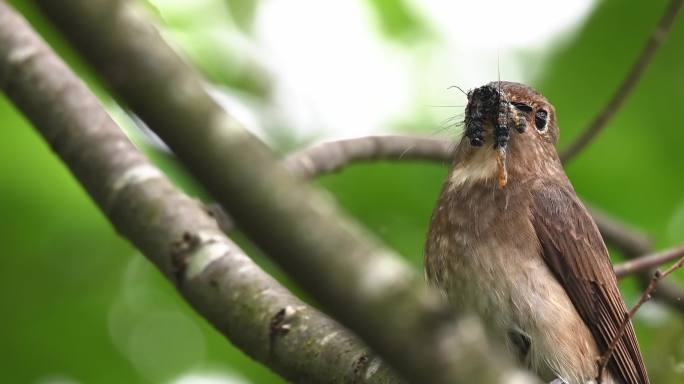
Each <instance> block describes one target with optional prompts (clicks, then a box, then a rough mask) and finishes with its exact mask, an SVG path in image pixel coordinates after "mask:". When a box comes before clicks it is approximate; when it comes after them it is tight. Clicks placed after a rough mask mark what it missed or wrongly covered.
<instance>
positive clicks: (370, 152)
mask: <svg viewBox="0 0 684 384" xmlns="http://www.w3.org/2000/svg"><path fill="white" fill-rule="evenodd" d="M452 148H453V143H452V142H450V141H447V140H443V139H434V138H427V137H421V136H406V135H386V136H367V137H359V138H355V139H349V140H340V141H330V142H325V143H320V144H318V145H315V146H313V147H310V148H308V149H304V150H302V151H299V152H295V153H293V154H291V155H289V156H287V158H286V159H285V164H286V166H287V167H288V169H290V170H291V171H292V172H293V173H294V174H297V175H300V176H301V177H305V178H314V177H318V176H322V175H325V174H327V173H329V172H336V171H340V170H342V169H344V168H345V167H346V166H349V165H352V164H354V163H357V162H366V161H375V160H379V159H384V160H392V161H399V160H421V161H434V162H441V163H447V162H450V161H452V156H451V150H452ZM407 151H415V152H414V153H413V154H412V155H410V156H407V155H404V154H405V153H407V154H408V153H410V152H407ZM218 208H219V207H213V208H211V209H213V210H216V211H217V215H219V214H221V213H220V209H218ZM590 213H591V215H592V217H593V218H594V221H596V224H597V225H598V227H599V230H600V231H601V235H602V236H603V238H604V239H605V241H606V242H608V243H610V244H612V245H613V246H615V248H617V249H618V250H619V251H620V252H621V253H622V254H623V255H624V256H625V257H626V258H627V259H630V260H631V261H628V262H626V263H624V264H622V265H618V266H616V274H617V275H618V277H624V276H626V275H628V274H632V273H639V279H640V280H641V282H642V284H643V285H644V286H646V285H647V284H648V283H649V281H650V280H651V275H652V272H653V269H652V268H653V267H657V266H658V265H660V264H662V263H664V262H667V261H669V260H673V259H675V258H677V257H676V256H675V255H677V254H678V252H679V250H680V248H673V249H671V250H667V251H663V252H662V253H656V254H651V252H653V247H652V246H651V240H650V239H649V238H648V236H647V235H645V234H644V233H642V232H641V231H638V230H636V229H634V228H630V227H629V226H627V225H625V224H624V223H622V222H621V221H619V220H617V219H615V218H613V217H611V216H609V215H607V214H606V213H604V212H601V211H600V210H597V209H595V208H591V207H590ZM221 223H222V228H223V229H224V231H230V230H231V229H232V223H230V219H229V218H227V217H224V218H223V219H222V220H221ZM670 257H672V259H670ZM642 259H643V260H642ZM656 262H657V263H658V264H654V263H656ZM653 294H654V296H655V297H656V298H657V299H659V300H661V301H663V302H664V303H666V304H668V305H669V306H671V307H672V308H675V309H677V310H679V311H681V312H684V303H683V301H682V297H684V293H682V291H681V289H680V288H679V287H677V286H676V285H674V284H671V283H668V282H667V281H661V282H660V284H659V285H658V290H656V291H655V292H654V293H653Z"/></svg>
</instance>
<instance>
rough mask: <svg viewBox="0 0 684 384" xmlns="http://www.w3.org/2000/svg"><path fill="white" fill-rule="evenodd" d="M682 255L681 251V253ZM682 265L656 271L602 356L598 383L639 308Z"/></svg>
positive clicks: (680, 263) (681, 263)
mask: <svg viewBox="0 0 684 384" xmlns="http://www.w3.org/2000/svg"><path fill="white" fill-rule="evenodd" d="M679 253H681V250H680V252H679ZM682 265H684V257H682V258H680V259H679V261H677V262H676V263H674V264H672V265H671V266H670V267H669V268H668V269H666V270H665V272H660V270H656V271H655V273H653V277H652V278H651V280H650V281H649V283H648V286H646V289H645V290H644V292H643V293H642V294H641V297H639V301H637V303H636V304H634V306H633V307H632V309H631V310H630V311H629V312H628V313H626V314H625V318H624V320H623V321H622V325H620V328H619V329H618V331H617V333H616V334H615V337H614V338H613V340H612V341H611V342H610V344H609V345H608V349H606V352H605V353H604V354H603V355H602V356H601V358H600V359H599V369H598V382H599V383H601V378H602V377H603V372H604V371H605V369H606V366H607V365H608V362H609V361H610V358H611V357H612V356H613V353H614V352H615V347H616V346H617V343H618V341H619V340H620V339H622V336H623V335H624V333H625V330H626V329H627V325H628V324H629V322H630V320H631V319H632V318H633V317H634V315H635V314H636V313H637V311H638V310H639V308H641V306H642V305H643V304H644V303H645V302H647V301H648V300H650V299H651V294H652V293H653V291H654V290H655V288H656V285H658V282H659V281H661V280H662V279H664V278H665V277H667V275H669V274H671V273H672V272H674V271H675V270H676V269H678V268H681V267H682Z"/></svg>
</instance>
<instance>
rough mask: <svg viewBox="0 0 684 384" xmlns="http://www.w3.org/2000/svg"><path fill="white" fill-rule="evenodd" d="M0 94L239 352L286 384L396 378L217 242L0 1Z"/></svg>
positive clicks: (230, 246)
mask: <svg viewBox="0 0 684 384" xmlns="http://www.w3.org/2000/svg"><path fill="white" fill-rule="evenodd" d="M0 89H2V90H3V91H5V92H6V93H7V95H8V96H9V97H10V99H11V100H12V101H13V102H14V103H15V104H16V105H17V107H18V108H19V109H20V110H22V111H23V112H24V113H25V114H26V116H27V117H28V118H29V119H30V120H31V121H32V122H33V124H34V125H35V127H36V129H37V130H38V131H39V132H40V133H41V134H42V135H43V137H44V138H45V140H47V141H48V143H49V144H50V145H51V146H52V148H53V149H54V151H55V152H56V153H57V154H58V155H59V156H60V157H61V158H62V160H63V161H64V162H65V163H66V165H67V166H68V167H69V168H70V170H71V171H72V173H73V174H74V176H76V178H77V179H78V180H79V182H80V183H81V184H82V185H83V187H84V188H85V189H86V190H87V191H88V193H89V194H90V195H91V196H92V198H93V200H95V202H96V203H97V204H98V206H99V207H100V209H101V210H102V211H103V212H104V213H105V214H106V215H107V216H108V217H109V219H110V220H111V221H112V223H113V224H114V226H115V227H116V229H117V231H118V232H119V233H121V235H122V236H124V237H126V238H127V239H129V240H130V241H131V242H132V243H133V244H135V245H136V246H137V247H138V248H139V249H140V250H141V251H142V252H143V253H144V254H145V256H147V257H148V258H149V259H150V261H152V262H153V263H154V264H156V265H157V267H159V269H160V270H161V271H162V272H163V273H164V275H165V276H166V277H167V278H168V279H169V280H171V281H172V282H173V283H174V284H175V285H176V286H177V288H178V290H179V291H180V292H181V293H182V294H183V296H184V297H185V298H186V300H187V301H188V302H189V303H190V304H191V305H192V306H193V307H194V308H195V309H196V310H197V311H198V312H199V313H200V314H201V315H202V316H204V317H205V318H206V319H207V320H208V321H209V322H211V323H212V324H213V325H214V326H215V327H216V328H217V329H218V330H219V331H220V332H221V333H223V334H224V335H225V336H227V337H228V338H229V339H230V340H231V341H232V342H233V343H234V344H235V345H236V346H238V347H239V348H241V349H242V350H243V351H244V352H245V353H247V354H248V355H250V356H252V357H253V358H254V359H256V360H258V361H260V362H262V363H264V364H265V365H267V366H268V367H270V368H271V369H273V370H274V371H276V372H278V373H280V374H281V375H282V376H284V377H285V378H287V379H289V380H291V381H295V382H307V383H311V382H316V383H326V382H329V383H333V382H338V383H340V382H354V383H397V382H399V380H398V379H397V377H396V376H394V375H393V374H392V372H390V371H389V370H388V368H387V366H386V365H385V364H382V363H380V361H379V360H378V359H377V358H375V357H373V356H372V355H371V354H370V352H369V351H368V350H367V348H366V347H365V346H364V345H363V344H362V343H361V342H360V341H359V340H357V339H356V337H354V336H353V335H351V334H350V333H349V332H348V331H346V330H345V329H344V328H342V327H341V326H339V324H337V323H335V322H334V321H332V320H331V319H329V318H328V317H326V316H325V315H323V314H321V313H320V312H318V311H317V310H315V309H313V308H311V307H310V306H308V305H306V304H305V303H303V302H302V301H301V300H299V299H297V298H296V297H294V296H292V295H291V294H290V293H289V292H288V291H287V290H286V289H285V288H283V287H282V286H281V285H280V284H278V282H276V281H275V280H274V279H273V278H271V277H270V276H269V275H267V274H266V273H265V272H264V271H262V270H261V269H260V268H259V267H258V266H257V265H255V264H254V263H253V262H252V261H251V260H250V259H249V258H248V257H247V256H246V255H245V254H244V253H243V252H242V251H241V250H240V248H238V246H237V245H235V244H234V243H232V242H231V241H230V240H229V239H228V238H226V237H225V236H224V235H223V233H221V231H220V230H219V228H218V227H217V225H216V222H215V221H214V220H213V218H212V217H210V216H209V215H208V214H207V213H206V212H205V211H204V210H203V208H202V206H201V204H200V203H199V202H198V201H196V200H194V199H191V198H189V197H188V196H186V195H184V194H183V193H182V192H180V191H179V190H178V189H177V188H175V187H174V186H173V185H172V184H171V183H170V182H169V180H168V179H167V178H166V177H165V176H164V175H163V174H162V173H161V172H160V171H159V170H158V169H157V168H156V167H154V166H153V165H152V164H151V163H150V162H149V161H148V160H147V159H146V158H145V157H144V156H143V155H142V154H141V153H140V152H139V151H138V150H137V149H136V148H135V147H134V146H133V145H132V143H131V142H130V141H129V140H128V139H127V138H126V136H125V135H124V134H123V133H122V132H121V131H120V130H119V128H118V127H117V126H116V124H115V123H114V122H113V121H112V119H111V118H110V117H109V116H108V115H107V113H106V112H105V111H104V109H103V107H102V106H101V105H100V103H99V102H98V100H97V99H96V98H95V96H94V95H93V94H92V93H90V91H89V90H88V89H87V88H86V87H85V85H84V84H83V83H82V82H81V81H80V80H79V79H78V78H77V77H76V76H75V75H74V74H73V73H71V72H70V71H69V69H68V68H67V67H66V66H65V65H64V64H63V63H62V62H61V61H60V60H59V59H58V58H57V57H56V56H55V55H54V53H53V52H51V50H50V49H49V48H48V47H47V46H46V45H45V44H44V43H43V42H42V41H41V40H40V39H39V38H38V37H37V36H36V35H35V34H34V33H33V32H32V31H31V30H30V27H29V26H28V25H27V24H26V22H25V21H24V20H23V19H22V18H21V17H20V16H18V15H17V14H16V13H15V12H14V11H13V10H11V9H10V8H9V6H8V5H7V4H6V3H5V2H3V1H0Z"/></svg>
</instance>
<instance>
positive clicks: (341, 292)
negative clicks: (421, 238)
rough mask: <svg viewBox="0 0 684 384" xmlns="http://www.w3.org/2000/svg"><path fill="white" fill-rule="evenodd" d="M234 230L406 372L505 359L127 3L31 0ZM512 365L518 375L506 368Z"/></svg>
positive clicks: (495, 368)
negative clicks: (258, 134)
mask: <svg viewBox="0 0 684 384" xmlns="http://www.w3.org/2000/svg"><path fill="white" fill-rule="evenodd" d="M36 2H37V3H38V4H39V5H40V7H41V8H42V9H43V11H44V12H45V14H46V15H47V16H48V17H49V18H50V19H51V20H52V21H53V22H55V24H56V25H57V26H58V27H59V28H61V30H62V31H63V32H64V33H65V35H66V36H67V37H68V38H69V39H70V40H71V42H72V43H73V44H74V45H75V46H76V47H77V48H78V49H79V51H80V52H81V53H82V54H83V55H84V56H85V57H86V58H87V59H88V60H89V61H90V62H91V64H93V66H94V68H95V69H96V70H97V72H98V73H99V74H100V75H101V76H102V78H103V79H104V80H105V81H106V82H107V83H108V84H109V85H110V86H111V87H112V88H113V89H114V90H115V91H116V93H117V94H118V95H119V96H120V97H121V99H122V100H124V101H125V102H126V103H127V104H128V106H129V107H130V108H131V109H132V110H133V111H134V112H135V113H136V114H138V116H140V118H142V120H143V121H145V122H146V123H147V125H148V126H149V127H150V128H151V129H152V130H154V131H155V132H156V133H157V134H158V135H159V136H160V137H161V138H162V139H163V140H164V141H165V142H166V144H168V145H169V147H170V148H171V149H172V150H173V151H174V153H176V154H177V155H178V157H179V159H181V161H182V162H183V163H185V165H187V167H188V169H189V170H190V171H191V172H192V173H193V175H194V176H196V177H197V179H198V181H199V182H200V183H202V184H203V185H204V186H205V187H207V189H208V191H209V192H210V193H211V194H212V195H213V196H214V197H215V198H216V199H217V201H219V202H220V203H221V204H222V205H223V206H224V207H226V209H227V210H228V212H230V214H231V216H232V217H233V218H234V219H235V221H236V223H237V224H238V225H239V226H240V228H241V229H242V230H244V232H245V233H246V234H247V235H248V237H250V239H251V240H252V241H254V243H256V244H257V245H258V246H259V247H260V248H261V249H263V250H264V251H265V252H266V253H267V254H268V255H269V256H271V257H272V258H273V259H274V260H275V261H276V262H278V263H279V265H280V266H281V267H282V268H283V269H284V270H285V271H286V272H287V273H288V274H289V275H290V276H292V277H293V279H294V280H295V281H296V282H297V283H299V284H300V285H301V286H302V287H303V288H304V289H306V290H307V291H308V293H310V294H311V295H312V296H313V297H314V298H315V299H317V300H318V301H319V302H320V303H321V304H322V305H323V306H324V307H325V308H326V309H327V311H328V312H329V313H331V314H333V315H334V316H335V318H336V319H337V320H339V321H340V322H341V323H342V324H344V325H346V326H348V327H349V328H350V329H351V330H353V331H354V332H356V333H357V334H358V335H359V336H360V337H361V338H362V339H363V340H364V341H365V342H367V344H368V345H369V346H370V347H371V348H373V350H375V351H377V352H378V353H379V354H380V355H381V356H382V357H383V358H384V359H385V361H387V362H388V363H390V364H391V365H392V366H393V367H395V368H396V369H397V371H399V372H400V373H401V374H403V375H404V376H405V377H406V378H407V379H409V380H411V381H415V382H425V383H428V382H429V383H454V382H472V381H473V380H474V378H475V377H477V381H478V382H480V383H494V382H497V383H498V382H501V380H503V378H504V377H505V378H510V376H511V375H512V374H517V373H511V370H510V369H509V367H510V366H511V365H510V363H509V362H508V361H506V360H504V359H502V357H501V354H499V353H497V352H495V351H493V349H492V348H491V347H490V346H489V343H488V342H487V340H486V339H485V335H484V333H483V332H479V331H478V329H479V328H478V327H479V326H480V325H479V323H476V322H475V323H473V322H472V321H467V320H460V319H459V318H458V317H457V316H456V314H455V313H453V311H452V310H451V309H450V308H449V307H448V306H447V305H446V303H445V302H444V301H443V300H442V298H441V297H439V296H438V295H437V294H436V292H434V291H432V290H429V289H428V288H427V287H426V286H425V284H424V282H423V281H422V279H421V278H420V276H419V275H418V274H417V273H416V271H415V270H414V269H412V268H411V267H410V266H409V265H408V264H407V263H406V262H405V261H403V260H402V259H401V258H400V257H399V256H398V255H397V254H396V253H395V252H393V251H391V250H389V249H387V248H386V247H384V246H383V245H382V244H381V243H380V242H379V241H378V240H377V239H375V238H373V237H372V236H371V235H370V234H369V233H368V232H366V231H365V230H364V229H362V228H361V227H359V225H358V224H357V223H355V222H354V221H353V220H352V219H351V218H349V217H347V216H345V215H343V214H342V213H341V212H340V210H339V209H338V208H337V206H336V205H335V203H334V202H333V201H332V200H331V199H330V198H328V197H327V195H324V194H323V193H321V192H320V191H318V190H316V189H315V188H313V187H312V186H310V185H308V184H306V183H304V182H302V181H301V180H299V179H298V178H294V177H292V175H291V174H290V173H289V172H287V171H286V169H285V168H284V167H283V166H282V165H281V164H279V162H278V161H277V159H276V158H275V156H274V154H273V153H272V151H270V150H269V148H267V147H266V146H265V145H264V144H263V143H262V142H261V141H259V140H258V139H257V138H255V137H254V136H253V135H251V134H250V133H249V132H248V131H246V130H245V129H244V127H243V126H242V125H241V124H240V123H239V122H238V121H237V120H235V119H234V118H233V117H232V116H231V115H229V114H228V113H227V112H226V111H225V110H223V109H222V108H221V107H220V106H219V105H217V104H216V103H215V102H214V100H213V99H212V98H211V97H210V96H209V95H208V94H207V92H206V91H205V89H204V84H203V82H202V80H201V79H200V78H199V76H198V75H197V74H196V73H195V71H194V70H193V69H192V68H191V67H190V66H188V65H187V64H186V63H185V62H184V61H183V60H182V59H181V58H180V57H179V56H178V54H177V53H176V52H175V51H174V50H173V49H172V48H171V47H169V46H168V45H167V44H166V42H164V41H163V40H162V38H161V37H160V35H159V33H158V32H157V30H156V29H155V27H154V26H153V25H152V24H150V23H149V21H148V20H147V19H146V17H145V16H144V14H142V13H141V12H140V11H139V10H138V9H136V8H135V7H134V6H133V5H132V4H131V3H130V2H128V1H115V0H112V1H106V0H63V1H59V2H55V1H51V0H39V1H36ZM516 372H517V371H516Z"/></svg>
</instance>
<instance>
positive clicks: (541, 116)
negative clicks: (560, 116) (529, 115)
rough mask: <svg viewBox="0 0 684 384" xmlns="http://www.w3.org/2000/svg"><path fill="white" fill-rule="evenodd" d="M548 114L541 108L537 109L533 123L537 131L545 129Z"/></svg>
mask: <svg viewBox="0 0 684 384" xmlns="http://www.w3.org/2000/svg"><path fill="white" fill-rule="evenodd" d="M548 116H549V113H548V112H546V111H545V110H543V109H540V110H538V111H537V113H535V114H534V125H535V126H536V127H537V130H538V131H543V130H545V129H546V119H547V117H548Z"/></svg>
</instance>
